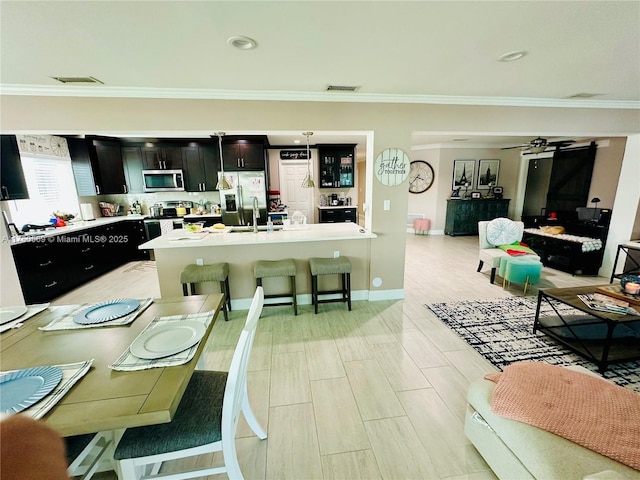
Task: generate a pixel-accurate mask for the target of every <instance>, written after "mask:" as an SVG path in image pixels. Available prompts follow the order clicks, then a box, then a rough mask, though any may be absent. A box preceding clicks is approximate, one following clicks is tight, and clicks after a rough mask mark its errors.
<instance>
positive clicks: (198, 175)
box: [182, 144, 220, 192]
mask: <svg viewBox="0 0 640 480" xmlns="http://www.w3.org/2000/svg"><path fill="white" fill-rule="evenodd" d="M218 152H219V147H218V145H213V144H212V145H189V146H187V147H182V161H183V165H184V173H185V190H186V191H188V192H211V191H214V190H215V189H216V184H217V183H218V171H219V170H220V154H219V153H218Z"/></svg>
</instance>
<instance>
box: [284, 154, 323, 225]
mask: <svg viewBox="0 0 640 480" xmlns="http://www.w3.org/2000/svg"><path fill="white" fill-rule="evenodd" d="M306 175H307V161H306V160H302V161H292V160H287V161H286V162H283V161H282V160H281V161H280V201H281V202H282V203H283V204H285V205H286V206H287V211H288V212H289V215H292V214H293V212H295V211H296V210H300V211H301V212H302V213H303V214H304V215H305V216H306V217H307V223H314V222H315V220H314V199H315V195H314V193H315V188H302V181H303V180H304V177H305V176H306ZM312 176H313V175H312Z"/></svg>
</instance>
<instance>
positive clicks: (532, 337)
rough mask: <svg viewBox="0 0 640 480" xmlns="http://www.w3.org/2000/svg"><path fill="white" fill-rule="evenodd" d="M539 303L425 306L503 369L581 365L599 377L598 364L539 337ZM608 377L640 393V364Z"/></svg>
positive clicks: (612, 370) (513, 300)
mask: <svg viewBox="0 0 640 480" xmlns="http://www.w3.org/2000/svg"><path fill="white" fill-rule="evenodd" d="M536 303H537V300H536V298H535V297H510V298H501V299H496V300H485V301H460V302H450V303H432V304H426V305H425V307H427V308H428V309H429V310H431V311H432V312H433V313H434V314H435V315H436V316H437V317H438V319H439V320H440V321H441V322H443V323H445V324H446V325H447V326H448V327H449V328H451V329H452V330H453V331H454V332H456V333H457V334H458V335H459V336H460V337H462V338H463V339H464V340H465V341H466V342H467V343H468V344H469V345H471V346H472V347H473V348H474V349H475V350H476V351H478V353H480V354H481V355H482V356H483V357H484V358H486V359H487V360H488V361H489V362H491V363H492V364H493V365H495V366H496V367H498V368H499V369H500V370H502V369H503V368H504V367H506V366H507V365H509V364H511V363H513V362H518V361H524V360H528V361H534V362H536V361H537V362H547V363H550V364H552V365H581V366H583V367H585V368H588V369H589V370H592V371H594V372H597V367H596V366H595V365H594V364H593V363H591V362H589V361H588V360H586V359H584V358H582V357H580V356H579V355H577V354H575V353H572V352H571V351H570V350H568V349H567V348H565V347H563V346H562V345H560V344H558V343H556V342H555V341H554V340H553V339H551V338H549V337H548V336H547V335H545V334H542V333H540V332H538V333H536V334H534V333H533V320H534V318H535V314H536ZM558 310H559V311H560V313H562V314H564V313H568V312H569V311H572V310H573V309H572V308H571V307H570V306H568V305H562V306H560V308H558ZM573 311H574V312H575V310H573ZM545 314H549V315H552V314H553V312H552V310H551V308H550V307H549V306H548V305H542V311H541V315H545ZM638 341H640V340H638ZM604 377H605V378H607V379H609V380H611V381H612V382H615V383H616V384H618V385H621V386H623V387H626V388H630V389H632V390H635V391H636V392H639V393H640V362H638V361H636V362H626V363H621V364H613V365H610V366H609V367H608V368H607V370H606V372H605V373H604Z"/></svg>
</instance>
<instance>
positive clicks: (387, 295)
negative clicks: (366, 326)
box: [368, 288, 404, 302]
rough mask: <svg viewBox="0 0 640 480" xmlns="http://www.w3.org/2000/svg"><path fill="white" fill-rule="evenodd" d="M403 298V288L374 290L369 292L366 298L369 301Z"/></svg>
mask: <svg viewBox="0 0 640 480" xmlns="http://www.w3.org/2000/svg"><path fill="white" fill-rule="evenodd" d="M403 298H404V289H403V288H399V289H396V290H374V291H370V292H369V298H368V300H369V301H370V302H379V301H382V300H402V299H403Z"/></svg>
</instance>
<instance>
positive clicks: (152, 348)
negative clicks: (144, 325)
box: [129, 320, 207, 360]
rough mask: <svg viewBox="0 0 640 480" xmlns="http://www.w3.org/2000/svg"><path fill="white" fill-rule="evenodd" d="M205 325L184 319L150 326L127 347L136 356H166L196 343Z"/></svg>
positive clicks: (151, 357) (150, 357) (201, 335)
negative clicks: (158, 325)
mask: <svg viewBox="0 0 640 480" xmlns="http://www.w3.org/2000/svg"><path fill="white" fill-rule="evenodd" d="M206 331H207V327H205V326H204V324H203V323H200V322H194V321H191V320H184V321H182V322H172V323H168V324H166V325H162V326H160V327H156V328H152V329H151V330H147V331H145V332H143V333H142V334H140V335H139V336H138V338H136V339H135V340H134V341H133V343H132V344H131V346H130V347H129V349H130V350H131V353H132V354H133V355H135V356H136V357H138V358H145V359H150V360H151V359H154V358H162V357H168V356H169V355H173V354H175V353H178V352H182V351H183V350H186V349H187V348H191V347H193V346H194V345H195V344H196V343H198V342H199V341H200V340H201V339H202V337H203V336H204V334H205V332H206Z"/></svg>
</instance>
